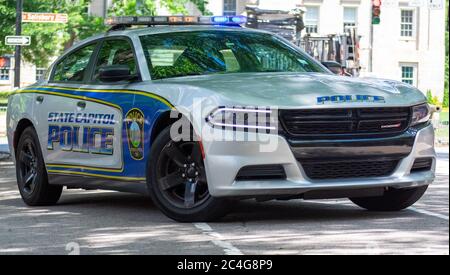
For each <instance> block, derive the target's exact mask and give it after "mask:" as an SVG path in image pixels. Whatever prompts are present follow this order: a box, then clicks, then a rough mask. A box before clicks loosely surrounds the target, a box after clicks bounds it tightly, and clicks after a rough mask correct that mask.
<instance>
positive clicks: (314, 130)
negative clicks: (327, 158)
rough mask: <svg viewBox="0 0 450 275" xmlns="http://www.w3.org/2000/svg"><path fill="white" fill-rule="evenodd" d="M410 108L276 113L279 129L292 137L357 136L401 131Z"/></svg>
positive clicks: (409, 113) (409, 114)
mask: <svg viewBox="0 0 450 275" xmlns="http://www.w3.org/2000/svg"><path fill="white" fill-rule="evenodd" d="M410 116H411V108H409V107H395V108H360V109H356V108H354V109H345V108H344V109H314V110H280V114H279V117H280V122H281V125H282V126H283V129H284V130H285V131H286V132H287V133H288V134H289V135H292V136H301V137H317V136H318V137H320V136H330V135H331V136H333V135H339V136H348V135H349V136H361V135H368V136H370V135H382V134H392V133H401V132H404V131H405V130H406V129H407V128H408V126H409V121H410Z"/></svg>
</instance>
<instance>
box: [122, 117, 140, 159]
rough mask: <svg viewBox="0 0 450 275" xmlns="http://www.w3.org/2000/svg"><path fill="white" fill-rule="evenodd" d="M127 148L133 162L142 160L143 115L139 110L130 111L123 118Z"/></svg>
mask: <svg viewBox="0 0 450 275" xmlns="http://www.w3.org/2000/svg"><path fill="white" fill-rule="evenodd" d="M125 125H126V129H127V138H128V148H129V149H130V154H131V157H132V158H133V159H135V160H142V159H143V158H144V113H143V112H142V111H141V110H139V109H131V110H130V111H129V112H128V113H127V115H126V116H125Z"/></svg>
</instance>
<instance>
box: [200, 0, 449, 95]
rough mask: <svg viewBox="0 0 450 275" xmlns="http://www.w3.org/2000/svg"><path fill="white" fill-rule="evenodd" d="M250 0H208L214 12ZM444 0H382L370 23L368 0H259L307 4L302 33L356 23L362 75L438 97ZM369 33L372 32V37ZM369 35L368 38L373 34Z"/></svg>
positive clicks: (235, 9) (240, 9) (233, 9)
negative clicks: (378, 13) (376, 19)
mask: <svg viewBox="0 0 450 275" xmlns="http://www.w3.org/2000/svg"><path fill="white" fill-rule="evenodd" d="M256 2H258V1H254V0H210V1H209V6H208V8H209V10H210V11H211V12H212V13H213V14H215V15H221V14H224V15H234V14H244V13H245V6H246V5H247V4H255V3H256ZM444 2H445V1H443V0H383V1H382V5H381V16H380V17H381V21H380V24H378V25H372V1H371V0H282V1H280V0H259V4H260V5H261V6H262V7H264V8H273V9H276V8H288V7H290V6H292V5H294V6H295V5H298V6H303V7H305V8H306V14H305V15H304V22H305V30H304V33H310V34H311V35H312V36H315V35H317V36H326V35H329V34H343V33H345V30H346V28H349V27H356V28H357V33H358V35H360V36H361V40H360V45H359V48H360V51H359V53H360V64H361V76H371V77H380V78H388V79H395V80H399V81H403V82H406V83H409V84H412V85H414V86H416V87H418V88H419V89H420V90H421V91H422V92H424V93H426V92H427V91H431V92H432V93H433V95H435V96H438V97H439V98H440V99H441V100H442V96H443V91H444V73H445V71H444V62H445V4H444ZM372 37H373V38H372ZM371 38H372V39H371Z"/></svg>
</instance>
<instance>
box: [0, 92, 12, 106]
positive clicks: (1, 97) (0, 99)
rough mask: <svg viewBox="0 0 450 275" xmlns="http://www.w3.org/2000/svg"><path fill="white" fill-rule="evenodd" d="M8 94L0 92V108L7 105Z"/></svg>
mask: <svg viewBox="0 0 450 275" xmlns="http://www.w3.org/2000/svg"><path fill="white" fill-rule="evenodd" d="M10 94H11V93H10V92H0V106H1V105H6V104H7V103H8V96H9V95H10Z"/></svg>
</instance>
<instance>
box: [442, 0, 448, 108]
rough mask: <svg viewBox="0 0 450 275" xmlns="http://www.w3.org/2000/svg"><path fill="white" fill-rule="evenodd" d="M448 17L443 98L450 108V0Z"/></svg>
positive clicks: (444, 103)
mask: <svg viewBox="0 0 450 275" xmlns="http://www.w3.org/2000/svg"><path fill="white" fill-rule="evenodd" d="M446 3H447V6H446V12H447V14H446V17H447V24H446V31H445V84H444V99H443V100H442V106H443V107H445V108H448V91H449V64H448V63H449V46H450V45H449V40H448V39H449V34H448V33H449V14H448V9H449V1H448V0H447V1H446Z"/></svg>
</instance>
